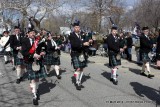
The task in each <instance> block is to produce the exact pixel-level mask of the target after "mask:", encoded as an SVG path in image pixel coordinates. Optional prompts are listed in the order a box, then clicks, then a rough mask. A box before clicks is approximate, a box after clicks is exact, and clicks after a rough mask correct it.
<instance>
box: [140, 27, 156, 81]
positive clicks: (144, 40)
mask: <svg viewBox="0 0 160 107" xmlns="http://www.w3.org/2000/svg"><path fill="white" fill-rule="evenodd" d="M142 30H143V34H142V35H141V37H140V51H141V55H142V61H143V66H142V71H141V73H140V74H141V75H144V76H146V74H145V71H147V72H148V75H147V77H148V78H151V77H154V75H152V74H151V71H150V64H149V62H150V58H149V56H148V53H149V52H150V51H151V50H152V47H153V44H152V42H151V39H150V38H149V28H148V27H143V29H142Z"/></svg>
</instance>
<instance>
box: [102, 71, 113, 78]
mask: <svg viewBox="0 0 160 107" xmlns="http://www.w3.org/2000/svg"><path fill="white" fill-rule="evenodd" d="M102 71H104V72H103V73H101V75H102V76H103V77H105V78H107V79H108V80H110V78H111V73H108V72H107V71H105V70H102Z"/></svg>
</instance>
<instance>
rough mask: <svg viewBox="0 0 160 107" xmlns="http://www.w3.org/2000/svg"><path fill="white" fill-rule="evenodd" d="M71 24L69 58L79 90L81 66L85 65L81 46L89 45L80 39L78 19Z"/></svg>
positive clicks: (81, 73) (80, 86)
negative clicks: (72, 29)
mask: <svg viewBox="0 0 160 107" xmlns="http://www.w3.org/2000/svg"><path fill="white" fill-rule="evenodd" d="M73 26H74V31H73V32H72V33H71V34H70V36H69V40H70V43H71V60H72V64H73V67H74V69H75V73H74V76H75V78H76V88H77V90H81V88H82V85H81V80H82V76H83V68H85V67H86V65H87V64H86V61H85V58H84V51H83V47H84V46H89V42H83V41H82V39H81V35H80V26H79V21H76V22H75V23H74V25H73Z"/></svg>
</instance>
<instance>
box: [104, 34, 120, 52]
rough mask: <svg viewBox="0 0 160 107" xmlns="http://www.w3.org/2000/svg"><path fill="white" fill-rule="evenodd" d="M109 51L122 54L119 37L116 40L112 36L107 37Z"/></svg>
mask: <svg viewBox="0 0 160 107" xmlns="http://www.w3.org/2000/svg"><path fill="white" fill-rule="evenodd" d="M107 44H108V51H112V52H114V53H118V52H120V43H119V39H118V37H117V38H116V39H115V38H114V36H113V35H112V34H110V35H109V36H108V37H107Z"/></svg>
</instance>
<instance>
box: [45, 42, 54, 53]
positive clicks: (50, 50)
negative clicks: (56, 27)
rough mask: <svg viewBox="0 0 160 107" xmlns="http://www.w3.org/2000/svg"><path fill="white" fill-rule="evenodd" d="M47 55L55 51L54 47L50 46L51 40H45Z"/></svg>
mask: <svg viewBox="0 0 160 107" xmlns="http://www.w3.org/2000/svg"><path fill="white" fill-rule="evenodd" d="M46 43H47V44H46V47H47V49H46V50H47V53H51V52H54V51H55V46H52V43H51V40H46Z"/></svg>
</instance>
